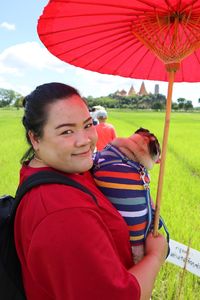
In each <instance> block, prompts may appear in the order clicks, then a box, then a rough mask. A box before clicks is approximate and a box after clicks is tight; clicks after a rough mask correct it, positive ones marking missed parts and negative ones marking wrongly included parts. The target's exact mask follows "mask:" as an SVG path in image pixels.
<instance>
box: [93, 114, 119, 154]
mask: <svg viewBox="0 0 200 300" xmlns="http://www.w3.org/2000/svg"><path fill="white" fill-rule="evenodd" d="M96 118H97V120H98V121H99V124H97V126H96V131H97V135H98V140H97V144H96V150H97V151H101V150H103V148H104V147H105V146H106V145H107V144H108V143H110V142H111V141H112V140H113V139H114V138H116V136H117V134H116V131H115V128H114V126H113V125H112V124H109V123H107V118H108V114H107V112H106V111H105V110H99V111H97V114H96Z"/></svg>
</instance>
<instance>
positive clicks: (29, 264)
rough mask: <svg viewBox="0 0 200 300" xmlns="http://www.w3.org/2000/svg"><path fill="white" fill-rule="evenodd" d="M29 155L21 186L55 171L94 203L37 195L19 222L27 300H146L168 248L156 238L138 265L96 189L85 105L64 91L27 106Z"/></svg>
mask: <svg viewBox="0 0 200 300" xmlns="http://www.w3.org/2000/svg"><path fill="white" fill-rule="evenodd" d="M23 104H24V107H25V109H24V116H23V120H22V121H23V125H24V128H25V133H26V138H27V142H28V144H29V149H28V150H27V152H26V153H25V154H24V156H23V157H22V159H21V163H22V167H21V170H20V183H22V182H23V181H24V180H25V179H26V178H27V177H29V176H30V175H31V174H34V173H36V172H39V171H41V170H54V171H55V170H56V171H57V172H60V173H62V174H64V175H65V176H66V177H68V178H72V179H73V180H75V181H77V182H79V183H81V184H82V185H84V186H85V187H87V188H88V189H89V191H90V192H91V193H92V194H93V195H94V196H95V197H96V200H97V202H95V201H94V199H93V197H92V196H91V195H89V194H86V193H85V192H83V191H81V190H77V189H75V188H73V187H71V186H67V185H62V184H53V183H51V184H46V185H45V184H44V185H40V186H37V187H34V188H32V189H31V190H30V191H29V192H28V193H26V194H25V195H24V197H23V198H22V200H21V202H20V205H19V206H18V208H17V213H16V217H15V224H14V230H15V244H16V249H17V253H18V256H19V259H20V263H21V268H22V275H23V283H24V288H25V293H26V299H27V300H36V299H37V300H52V299H55V300H86V299H87V300H102V299H103V300H111V299H115V300H139V299H140V300H147V299H149V298H150V295H151V292H152V289H153V286H154V282H155V279H156V276H157V274H158V272H159V270H160V268H161V266H162V264H163V263H164V261H165V257H166V254H167V242H166V239H165V238H164V236H163V235H161V234H159V235H158V237H156V238H154V237H153V235H152V234H151V233H150V234H148V237H147V239H146V243H145V256H144V258H143V259H142V260H141V261H140V262H139V263H138V264H137V265H134V263H133V260H132V253H131V247H130V242H129V232H128V229H127V225H126V223H125V221H124V219H123V218H122V216H121V215H120V214H119V213H118V211H117V209H116V208H115V207H113V205H112V204H111V203H110V202H109V200H108V199H107V198H106V197H105V196H104V195H103V194H102V192H101V191H100V190H99V189H98V188H97V186H96V185H95V182H94V180H93V177H92V175H91V173H90V169H91V167H92V165H93V151H94V148H95V144H96V140H97V134H96V130H95V126H94V125H93V122H92V118H91V116H90V114H89V110H88V107H87V105H86V103H85V101H84V100H83V99H82V98H81V96H80V94H79V93H78V91H77V90H76V89H74V88H73V87H70V86H68V85H65V84H62V83H54V82H53V83H47V84H43V85H40V86H38V87H37V88H36V89H35V90H34V91H33V92H32V93H31V94H29V95H28V96H26V97H25V98H24V103H23Z"/></svg>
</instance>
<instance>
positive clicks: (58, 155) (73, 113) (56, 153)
mask: <svg viewBox="0 0 200 300" xmlns="http://www.w3.org/2000/svg"><path fill="white" fill-rule="evenodd" d="M96 141H97V134H96V130H95V127H94V126H93V124H92V118H91V117H90V114H89V111H88V108H87V106H86V104H85V103H84V102H83V100H82V99H81V98H80V97H79V96H77V95H73V96H71V97H70V98H67V99H62V100H59V101H57V102H56V103H53V104H51V105H49V106H48V119H47V123H46V125H45V126H44V130H43V137H42V138H38V139H37V141H36V144H34V148H35V150H36V153H37V155H38V157H39V158H40V159H41V160H42V161H43V162H44V164H45V165H47V166H50V167H53V168H55V169H57V170H61V171H65V172H68V173H81V172H84V171H87V170H89V169H90V168H91V167H92V164H93V161H92V153H93V151H94V148H95V145H96Z"/></svg>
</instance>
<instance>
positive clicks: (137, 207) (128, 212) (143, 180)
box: [92, 145, 152, 245]
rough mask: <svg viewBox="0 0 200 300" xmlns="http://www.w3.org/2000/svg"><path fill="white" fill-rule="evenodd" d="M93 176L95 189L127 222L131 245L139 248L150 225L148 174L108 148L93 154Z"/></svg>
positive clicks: (117, 151) (112, 148)
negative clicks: (96, 188)
mask: <svg viewBox="0 0 200 300" xmlns="http://www.w3.org/2000/svg"><path fill="white" fill-rule="evenodd" d="M92 172H93V175H94V180H95V182H96V184H97V186H98V187H99V188H100V190H101V191H102V193H103V194H104V195H105V196H106V197H107V198H108V199H109V200H110V201H111V203H112V204H113V205H114V206H115V207H116V209H117V210H118V211H119V213H120V214H121V215H122V217H123V218H124V220H125V221H126V223H127V225H128V228H129V233H130V241H131V244H133V245H139V244H142V243H143V242H144V240H145V237H146V234H147V232H148V230H149V227H150V225H151V222H152V208H151V201H150V194H149V183H150V179H149V175H148V172H147V170H146V169H145V168H144V167H143V166H142V165H141V164H139V163H137V162H134V161H132V160H129V159H128V158H127V157H126V156H124V154H123V153H122V152H121V151H120V150H119V149H118V148H116V147H114V146H112V145H108V146H107V147H106V148H105V149H104V150H103V151H101V152H97V153H96V154H95V156H94V167H93V169H92Z"/></svg>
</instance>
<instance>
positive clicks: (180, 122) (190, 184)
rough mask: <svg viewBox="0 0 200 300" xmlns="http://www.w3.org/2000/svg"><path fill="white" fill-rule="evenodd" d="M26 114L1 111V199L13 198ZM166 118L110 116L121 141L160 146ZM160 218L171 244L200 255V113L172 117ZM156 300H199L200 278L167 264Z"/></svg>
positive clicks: (137, 114) (123, 113)
mask: <svg viewBox="0 0 200 300" xmlns="http://www.w3.org/2000/svg"><path fill="white" fill-rule="evenodd" d="M22 113H23V112H22V110H14V109H13V110H0V141H1V147H0V176H1V180H0V195H2V194H5V193H7V194H8V193H9V194H12V195H14V192H15V189H16V187H17V184H18V172H19V168H20V163H19V160H20V158H21V156H22V155H23V153H24V152H25V150H26V142H25V137H24V131H23V128H22V126H21V117H22ZM164 119H165V113H164V112H146V111H121V110H119V111H118V110H112V111H109V119H108V122H110V123H112V124H113V125H114V126H115V128H116V131H117V134H118V135H119V136H124V137H126V136H129V135H131V134H132V133H133V132H134V131H135V130H136V129H138V128H139V127H144V128H147V129H149V130H150V131H151V132H153V133H154V134H155V135H156V136H157V137H158V139H159V141H160V142H161V141H162V134H163V128H164ZM158 171H159V166H158V165H156V166H155V167H154V169H153V170H152V171H151V172H150V175H151V195H152V197H153V199H155V198H156V188H157V178H158ZM161 215H162V217H163V218H164V219H165V221H166V224H167V227H168V229H169V232H170V237H171V239H173V240H175V241H178V242H180V243H183V244H185V245H187V244H188V243H189V241H190V240H191V247H192V248H194V249H196V250H198V251H200V113H178V112H176V113H174V112H172V113H171V123H170V133H169V141H168V151H167V158H166V163H165V177H164V186H163V193H162V203H161ZM152 299H153V300H164V299H165V300H179V299H181V300H200V277H197V276H195V275H193V274H192V273H189V272H188V271H185V272H184V273H183V270H182V269H181V268H179V267H177V266H175V265H172V264H170V263H165V264H164V266H163V267H162V270H161V272H160V274H159V276H158V278H157V281H156V284H155V288H154V291H153V295H152Z"/></svg>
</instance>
